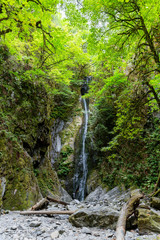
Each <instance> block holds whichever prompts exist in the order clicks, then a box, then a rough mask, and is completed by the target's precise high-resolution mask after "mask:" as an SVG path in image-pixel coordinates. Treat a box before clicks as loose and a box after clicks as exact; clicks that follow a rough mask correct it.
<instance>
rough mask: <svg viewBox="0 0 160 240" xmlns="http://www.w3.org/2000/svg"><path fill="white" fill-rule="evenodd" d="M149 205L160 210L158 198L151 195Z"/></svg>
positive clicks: (159, 199)
mask: <svg viewBox="0 0 160 240" xmlns="http://www.w3.org/2000/svg"><path fill="white" fill-rule="evenodd" d="M151 206H152V207H153V208H155V209H158V210H160V198H158V197H152V199H151Z"/></svg>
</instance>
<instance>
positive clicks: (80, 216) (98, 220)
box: [69, 207, 119, 229]
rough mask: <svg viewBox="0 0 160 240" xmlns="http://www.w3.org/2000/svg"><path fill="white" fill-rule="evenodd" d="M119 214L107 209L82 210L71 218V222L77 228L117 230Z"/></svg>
mask: <svg viewBox="0 0 160 240" xmlns="http://www.w3.org/2000/svg"><path fill="white" fill-rule="evenodd" d="M118 217H119V212H117V211H113V210H112V209H109V208H107V207H99V208H96V207H95V208H93V209H85V208H84V209H81V210H79V211H77V212H75V213H74V214H72V215H71V216H70V217H69V221H70V222H71V223H72V225H74V226H76V227H100V228H110V229H115V228H116V224H117V220H118Z"/></svg>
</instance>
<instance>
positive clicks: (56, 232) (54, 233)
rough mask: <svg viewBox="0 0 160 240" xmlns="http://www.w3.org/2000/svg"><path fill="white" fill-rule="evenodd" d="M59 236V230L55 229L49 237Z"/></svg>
mask: <svg viewBox="0 0 160 240" xmlns="http://www.w3.org/2000/svg"><path fill="white" fill-rule="evenodd" d="M58 236H59V232H58V231H55V232H52V233H51V239H55V238H57V237H58Z"/></svg>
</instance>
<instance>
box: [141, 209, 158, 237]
mask: <svg viewBox="0 0 160 240" xmlns="http://www.w3.org/2000/svg"><path fill="white" fill-rule="evenodd" d="M138 228H139V231H140V233H142V234H144V233H149V232H156V233H160V213H158V212H156V211H154V210H149V209H144V208H138Z"/></svg>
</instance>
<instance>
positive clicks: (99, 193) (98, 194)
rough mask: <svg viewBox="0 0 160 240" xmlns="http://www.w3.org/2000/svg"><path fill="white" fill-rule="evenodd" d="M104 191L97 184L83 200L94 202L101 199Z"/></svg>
mask: <svg viewBox="0 0 160 240" xmlns="http://www.w3.org/2000/svg"><path fill="white" fill-rule="evenodd" d="M105 193H106V191H105V190H103V189H102V188H101V187H100V186H99V187H97V188H96V189H95V190H94V191H93V192H91V193H90V194H89V195H88V196H87V197H86V199H85V202H96V201H98V200H99V199H100V198H101V199H102V198H103V196H104V195H105Z"/></svg>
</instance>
